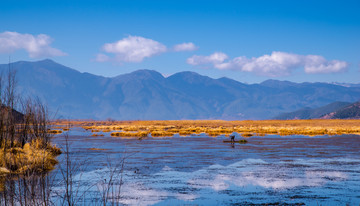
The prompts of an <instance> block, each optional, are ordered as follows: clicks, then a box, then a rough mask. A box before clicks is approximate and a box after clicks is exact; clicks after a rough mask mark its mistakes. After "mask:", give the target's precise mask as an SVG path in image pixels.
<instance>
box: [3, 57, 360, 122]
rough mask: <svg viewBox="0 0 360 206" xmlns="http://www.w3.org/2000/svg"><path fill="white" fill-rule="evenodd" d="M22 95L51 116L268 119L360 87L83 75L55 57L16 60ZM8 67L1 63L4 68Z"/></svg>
mask: <svg viewBox="0 0 360 206" xmlns="http://www.w3.org/2000/svg"><path fill="white" fill-rule="evenodd" d="M11 68H13V69H16V70H17V78H18V88H19V92H20V93H21V94H22V96H24V95H25V96H26V95H31V96H38V97H39V98H40V99H42V100H44V101H45V102H46V103H47V104H48V106H49V108H50V110H51V111H52V112H53V114H55V113H56V111H57V113H56V115H57V117H61V118H75V119H90V118H92V119H106V118H113V119H119V120H136V119H268V118H272V117H274V116H276V115H278V114H280V113H283V112H290V111H295V110H298V109H301V108H304V107H311V108H317V107H321V106H324V105H327V104H329V103H332V102H335V101H343V102H355V101H359V99H360V87H356V86H354V87H352V86H349V85H347V86H343V85H336V84H327V83H293V82H288V81H277V80H268V81H265V82H263V83H260V84H243V83H240V82H238V81H235V80H232V79H229V78H219V79H212V78H210V77H207V76H202V75H199V74H197V73H195V72H180V73H177V74H174V75H172V76H169V77H167V78H165V77H163V76H162V75H161V74H160V73H158V72H156V71H152V70H138V71H135V72H132V73H129V74H123V75H119V76H116V77H113V78H106V77H102V76H96V75H92V74H89V73H80V72H78V71H77V70H74V69H71V68H68V67H66V66H63V65H60V64H58V63H56V62H54V61H52V60H43V61H38V62H24V61H21V62H15V63H12V64H11ZM7 69H8V65H7V64H3V65H0V70H1V71H3V72H4V71H6V70H7Z"/></svg>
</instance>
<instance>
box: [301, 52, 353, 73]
mask: <svg viewBox="0 0 360 206" xmlns="http://www.w3.org/2000/svg"><path fill="white" fill-rule="evenodd" d="M348 65H349V64H348V63H347V62H344V61H339V60H332V61H327V60H326V59H325V58H324V57H322V56H317V55H307V56H306V58H305V72H306V73H336V72H344V71H346V69H347V67H348Z"/></svg>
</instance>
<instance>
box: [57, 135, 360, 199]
mask: <svg viewBox="0 0 360 206" xmlns="http://www.w3.org/2000/svg"><path fill="white" fill-rule="evenodd" d="M58 141H59V142H60V141H61V139H58ZM73 141H74V144H73V145H74V147H75V150H77V151H78V152H77V153H76V154H77V155H79V156H81V155H83V157H84V158H85V157H86V158H89V159H90V161H91V163H92V166H91V167H89V169H88V170H87V171H85V172H84V173H82V174H81V175H80V174H79V175H78V176H77V177H76V178H77V181H81V182H84V183H88V182H94V181H96V180H99V179H100V180H101V179H106V178H108V177H107V175H108V174H109V171H108V169H107V168H104V161H105V159H106V158H105V157H107V158H108V157H109V156H110V157H111V158H113V159H116V158H119V156H121V155H123V154H124V150H126V152H127V153H132V152H133V155H131V157H130V158H129V159H128V160H127V165H126V169H125V171H124V173H123V175H124V179H123V182H124V185H123V186H122V189H121V199H120V200H119V201H120V203H122V204H128V205H154V204H155V205H174V204H175V205H183V204H189V203H191V204H198V205H207V204H212V205H213V204H219V205H229V204H262V203H275V202H278V203H284V204H285V203H286V204H300V203H305V204H306V205H318V204H320V205H338V204H344V203H345V204H346V203H347V204H350V205H357V204H359V203H360V196H359V195H358V194H360V158H359V157H360V152H359V150H358V146H357V145H359V144H357V143H359V142H360V138H359V137H358V136H344V137H323V138H304V137H287V138H284V137H252V138H251V139H250V140H249V143H248V144H245V145H238V144H234V145H232V144H223V143H221V142H222V139H216V138H209V137H206V136H200V137H191V138H184V137H173V138H163V139H152V138H150V139H146V140H142V141H137V140H125V139H118V138H111V137H101V138H89V137H84V136H73ZM219 142H220V143H219ZM356 144H357V145H356ZM94 145H96V146H97V147H99V145H101V147H102V148H104V149H108V150H106V151H101V152H100V151H97V152H95V151H91V152H90V151H89V150H88V148H91V147H94ZM135 171H136V172H135ZM85 185H86V184H85ZM96 190H97V187H92V189H91V190H89V192H88V194H91V192H93V193H95V192H96Z"/></svg>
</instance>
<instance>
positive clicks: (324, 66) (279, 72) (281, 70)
mask: <svg viewBox="0 0 360 206" xmlns="http://www.w3.org/2000/svg"><path fill="white" fill-rule="evenodd" d="M220 54H221V55H220V56H221V57H223V58H214V56H219V53H217V52H215V53H213V54H212V55H210V56H197V55H194V56H192V57H190V58H188V59H187V63H188V64H191V65H202V64H212V65H213V67H214V68H216V69H222V70H237V71H243V72H254V73H256V74H258V75H263V76H271V77H276V76H286V75H289V74H291V72H292V71H293V70H294V69H296V68H299V67H304V71H305V72H306V73H336V72H343V71H346V69H347V67H348V63H346V62H344V61H339V60H331V61H328V60H326V59H325V58H324V57H322V56H317V55H307V56H304V55H298V54H291V53H286V52H279V51H274V52H272V53H271V55H263V56H260V57H252V58H247V57H244V56H242V57H236V58H234V59H231V60H228V61H225V60H227V59H228V57H227V55H226V54H224V53H220Z"/></svg>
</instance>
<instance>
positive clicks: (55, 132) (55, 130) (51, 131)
mask: <svg viewBox="0 0 360 206" xmlns="http://www.w3.org/2000/svg"><path fill="white" fill-rule="evenodd" d="M47 132H48V133H49V134H61V133H62V130H57V129H52V130H48V131H47Z"/></svg>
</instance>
